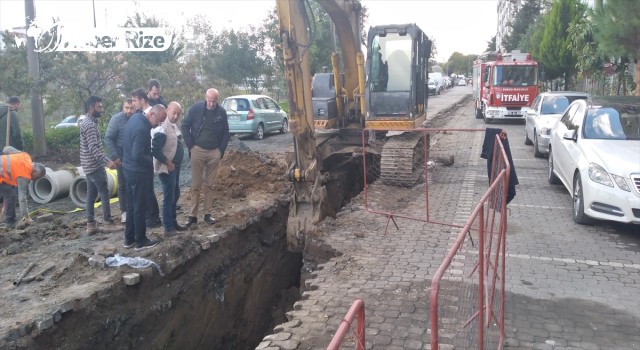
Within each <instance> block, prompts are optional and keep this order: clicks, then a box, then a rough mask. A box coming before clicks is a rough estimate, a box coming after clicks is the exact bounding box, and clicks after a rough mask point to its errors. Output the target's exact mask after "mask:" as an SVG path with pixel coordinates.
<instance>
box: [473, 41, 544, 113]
mask: <svg viewBox="0 0 640 350" xmlns="http://www.w3.org/2000/svg"><path fill="white" fill-rule="evenodd" d="M472 79H473V99H474V101H475V104H476V118H477V119H481V118H484V121H485V123H491V122H492V121H493V120H494V119H502V120H504V119H522V120H524V115H525V111H524V108H525V107H531V103H532V102H533V100H534V99H535V98H536V96H538V93H539V92H540V88H539V87H538V62H536V61H534V60H532V59H531V55H530V54H528V53H523V52H520V51H517V50H514V51H513V52H511V53H507V54H500V53H495V52H488V53H484V54H482V55H480V56H479V57H478V59H477V60H475V61H474V62H473V76H472Z"/></svg>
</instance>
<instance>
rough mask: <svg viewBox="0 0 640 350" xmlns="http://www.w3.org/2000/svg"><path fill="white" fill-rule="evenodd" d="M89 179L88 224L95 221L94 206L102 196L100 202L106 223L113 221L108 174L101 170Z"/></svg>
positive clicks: (89, 175)
mask: <svg viewBox="0 0 640 350" xmlns="http://www.w3.org/2000/svg"><path fill="white" fill-rule="evenodd" d="M86 177H87V206H86V209H87V223H92V222H94V221H95V218H94V205H95V204H96V198H97V197H98V194H100V201H101V202H102V215H103V218H104V221H112V219H111V205H110V204H109V200H110V199H111V196H110V194H109V185H108V184H107V172H106V170H104V168H100V169H98V170H96V171H94V172H92V173H90V174H87V175H86Z"/></svg>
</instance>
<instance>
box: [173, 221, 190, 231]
mask: <svg viewBox="0 0 640 350" xmlns="http://www.w3.org/2000/svg"><path fill="white" fill-rule="evenodd" d="M173 229H174V230H176V231H178V232H183V231H186V230H188V228H186V227H184V226H182V225H180V224H178V223H177V222H176V224H175V225H173Z"/></svg>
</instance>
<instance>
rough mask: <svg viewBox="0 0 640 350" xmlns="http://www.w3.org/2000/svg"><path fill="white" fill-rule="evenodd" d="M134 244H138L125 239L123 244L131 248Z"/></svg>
mask: <svg viewBox="0 0 640 350" xmlns="http://www.w3.org/2000/svg"><path fill="white" fill-rule="evenodd" d="M134 245H136V244H135V243H133V242H132V243H129V242H127V241H126V240H125V241H124V246H123V247H125V248H126V249H130V248H133V246H134Z"/></svg>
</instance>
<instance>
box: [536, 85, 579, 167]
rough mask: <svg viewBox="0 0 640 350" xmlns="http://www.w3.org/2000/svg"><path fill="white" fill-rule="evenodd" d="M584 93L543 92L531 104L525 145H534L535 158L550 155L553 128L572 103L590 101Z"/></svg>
mask: <svg viewBox="0 0 640 350" xmlns="http://www.w3.org/2000/svg"><path fill="white" fill-rule="evenodd" d="M590 97H591V96H590V95H589V94H587V93H584V92H575V91H551V92H543V93H541V94H540V95H538V97H536V99H535V100H533V103H532V104H531V108H530V109H527V111H526V112H525V115H524V118H525V119H524V120H525V122H524V144H525V145H533V156H534V157H544V156H546V155H547V154H548V153H549V138H550V136H551V128H552V127H553V126H554V125H555V124H556V122H557V121H558V120H560V117H562V113H564V111H565V110H566V109H567V107H569V104H571V102H573V101H575V100H578V99H582V100H584V99H588V98H590Z"/></svg>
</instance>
